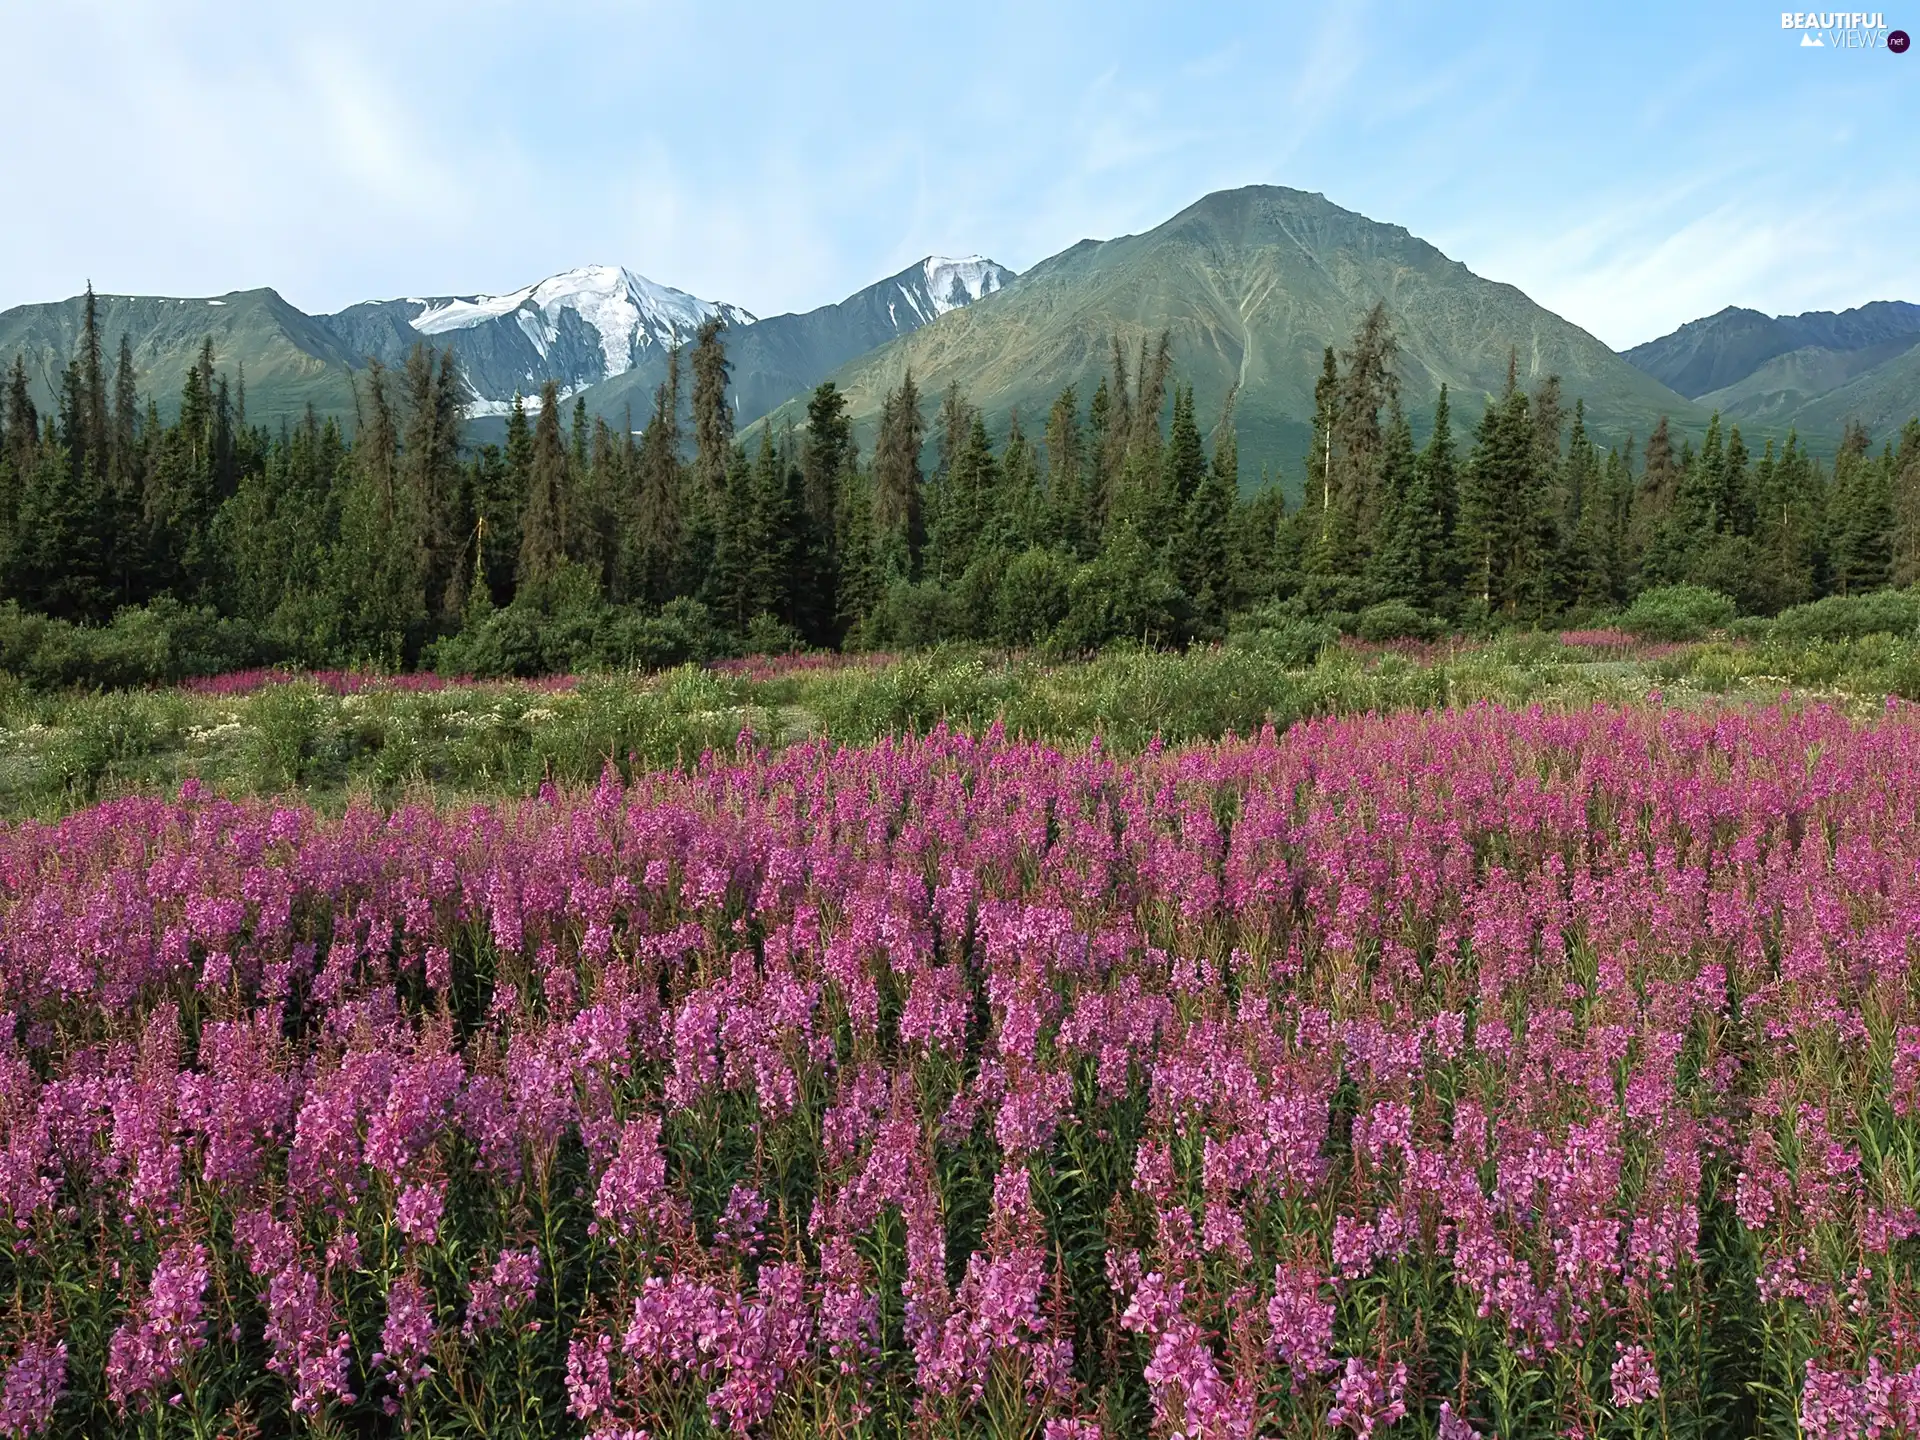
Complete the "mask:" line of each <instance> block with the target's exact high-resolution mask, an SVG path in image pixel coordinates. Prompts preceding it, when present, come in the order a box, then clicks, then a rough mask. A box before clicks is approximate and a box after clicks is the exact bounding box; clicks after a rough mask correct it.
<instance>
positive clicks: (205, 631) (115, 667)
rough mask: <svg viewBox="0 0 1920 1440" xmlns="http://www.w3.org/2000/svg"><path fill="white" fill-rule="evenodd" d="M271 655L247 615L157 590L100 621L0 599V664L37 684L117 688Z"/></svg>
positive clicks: (237, 666)
mask: <svg viewBox="0 0 1920 1440" xmlns="http://www.w3.org/2000/svg"><path fill="white" fill-rule="evenodd" d="M275 658H277V657H276V655H275V654H274V652H273V650H272V647H271V646H269V645H268V644H267V642H266V641H265V640H264V639H262V637H261V635H260V633H259V632H258V631H257V630H256V629H255V628H254V627H253V626H252V625H251V624H249V623H248V622H247V621H245V620H238V619H230V618H226V617H223V616H221V615H219V614H218V613H217V612H215V611H213V610H210V609H199V608H193V607H189V606H186V605H182V604H180V603H179V602H178V601H177V600H171V599H167V598H165V597H163V598H161V599H158V600H155V601H153V602H152V603H151V604H148V605H144V606H128V607H126V608H125V609H122V610H121V611H120V612H119V613H118V614H116V615H115V616H114V617H113V621H112V623H111V624H107V625H75V624H73V623H72V622H71V621H67V620H53V619H49V618H48V617H46V616H44V615H36V614H31V613H29V612H27V611H24V610H22V609H20V607H19V606H18V605H16V604H14V603H13V602H11V601H9V602H7V603H6V604H5V605H0V669H3V670H5V671H6V672H7V673H9V674H11V675H14V676H17V677H19V678H20V679H22V680H24V681H25V682H26V683H28V684H29V685H33V686H36V687H38V688H41V689H50V690H57V689H71V688H75V687H79V688H85V689H101V690H119V689H129V688H134V687H138V686H144V685H167V684H173V683H176V682H178V681H181V680H184V679H187V678H188V677H190V676H194V675H218V674H221V673H223V672H225V671H229V670H242V669H246V668H247V667H249V666H252V665H260V664H264V663H267V662H268V661H270V660H273V659H275Z"/></svg>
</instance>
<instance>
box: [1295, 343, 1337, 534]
mask: <svg viewBox="0 0 1920 1440" xmlns="http://www.w3.org/2000/svg"><path fill="white" fill-rule="evenodd" d="M1339 417H1340V369H1339V363H1338V361H1337V360H1336V359H1335V358H1334V353H1333V346H1331V345H1329V346H1327V347H1326V349H1325V350H1324V351H1322V352H1321V356H1320V377H1319V378H1318V379H1317V380H1315V381H1314V383H1313V439H1312V441H1311V443H1310V444H1309V445H1308V447H1307V455H1306V465H1305V470H1306V477H1307V478H1306V490H1305V494H1304V497H1303V504H1302V505H1301V515H1302V524H1303V525H1305V526H1306V527H1308V528H1307V533H1308V534H1309V536H1310V537H1311V544H1310V547H1309V548H1310V555H1311V556H1313V557H1325V556H1327V555H1330V554H1334V553H1337V552H1338V550H1339V549H1340V547H1341V543H1342V542H1341V540H1340V538H1339V537H1338V536H1337V535H1336V534H1335V515H1334V508H1333V434H1334V430H1335V429H1336V427H1337V426H1338V423H1339Z"/></svg>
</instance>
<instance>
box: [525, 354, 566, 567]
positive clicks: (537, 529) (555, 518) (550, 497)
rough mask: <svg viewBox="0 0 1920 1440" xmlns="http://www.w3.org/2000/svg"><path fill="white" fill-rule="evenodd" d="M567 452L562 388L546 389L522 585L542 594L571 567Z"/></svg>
mask: <svg viewBox="0 0 1920 1440" xmlns="http://www.w3.org/2000/svg"><path fill="white" fill-rule="evenodd" d="M568 468H569V467H568V464H567V447H566V444H565V442H564V441H563V440H562V439H561V438H560V387H559V386H558V385H557V384H555V383H554V382H553V381H551V380H549V381H547V383H546V384H545V385H544V386H543V387H541V391H540V415H539V418H538V419H537V420H535V421H534V425H533V452H532V455H531V458H530V462H529V474H528V480H527V508H526V512H525V513H524V514H523V515H522V517H521V520H520V568H519V577H518V578H519V585H520V588H521V589H522V590H529V589H537V588H538V587H540V586H543V585H545V584H546V583H547V582H548V581H550V580H552V579H553V578H554V576H556V575H558V574H559V573H560V568H561V566H563V565H564V564H566V561H567V555H568V551H569V548H570V542H571V539H572V537H571V535H570V533H569V526H570V523H571V521H570V516H569V513H568V512H569V510H570V508H571V506H570V501H571V498H572V497H571V496H570V495H569V494H568V489H569V485H568V480H569V476H568Z"/></svg>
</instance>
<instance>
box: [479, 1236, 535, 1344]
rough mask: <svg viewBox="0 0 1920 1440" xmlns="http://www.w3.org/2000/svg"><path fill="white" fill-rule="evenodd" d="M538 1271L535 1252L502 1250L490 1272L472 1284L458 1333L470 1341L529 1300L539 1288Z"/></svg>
mask: <svg viewBox="0 0 1920 1440" xmlns="http://www.w3.org/2000/svg"><path fill="white" fill-rule="evenodd" d="M540 1270H541V1265H540V1252H539V1251H538V1250H502V1251H501V1252H500V1254H499V1256H498V1257H497V1258H496V1259H495V1260H494V1262H493V1269H492V1271H491V1272H489V1273H488V1274H487V1275H486V1276H485V1277H484V1278H483V1279H479V1280H476V1281H474V1282H473V1289H472V1292H471V1294H470V1295H469V1297H468V1300H467V1319H466V1324H465V1325H463V1326H462V1327H461V1333H462V1334H464V1335H465V1336H466V1337H467V1338H468V1339H469V1340H471V1339H473V1337H474V1336H475V1335H477V1334H479V1333H480V1332H481V1331H482V1330H487V1329H490V1328H492V1327H493V1326H494V1325H496V1324H498V1323H499V1321H500V1320H501V1319H502V1318H503V1317H505V1316H507V1315H511V1314H512V1313H513V1312H514V1311H516V1310H518V1309H520V1307H521V1306H523V1305H525V1304H526V1303H527V1302H528V1301H530V1300H531V1299H533V1295H534V1291H535V1290H537V1289H538V1288H539V1286H540Z"/></svg>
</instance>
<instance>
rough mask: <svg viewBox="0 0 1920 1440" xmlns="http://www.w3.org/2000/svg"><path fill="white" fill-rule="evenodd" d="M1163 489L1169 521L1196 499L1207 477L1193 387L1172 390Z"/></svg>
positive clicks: (1163, 469)
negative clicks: (1170, 418)
mask: <svg viewBox="0 0 1920 1440" xmlns="http://www.w3.org/2000/svg"><path fill="white" fill-rule="evenodd" d="M1161 474H1162V477H1163V478H1162V480H1161V487H1162V495H1163V496H1164V502H1163V503H1164V505H1165V508H1166V511H1167V513H1168V516H1169V518H1174V517H1178V516H1180V515H1181V514H1183V513H1184V512H1185V510H1186V508H1187V502H1188V501H1190V500H1192V499H1193V496H1194V492H1195V491H1197V490H1198V489H1199V488H1200V482H1201V481H1202V480H1203V479H1205V478H1206V474H1207V452H1206V447H1205V445H1204V443H1203V442H1202V441H1201V438H1200V426H1199V423H1198V422H1197V421H1196V420H1195V419H1194V413H1193V387H1192V386H1191V385H1175V386H1174V388H1173V423H1172V425H1171V426H1170V427H1169V429H1168V432H1167V448H1166V451H1165V453H1164V454H1163V456H1162V460H1161Z"/></svg>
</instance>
